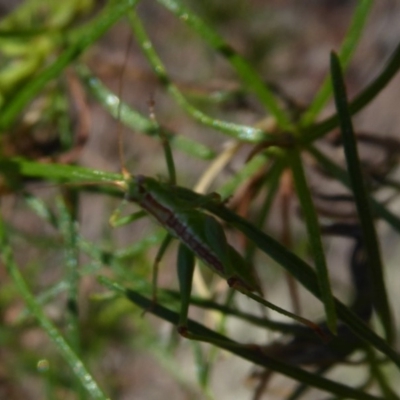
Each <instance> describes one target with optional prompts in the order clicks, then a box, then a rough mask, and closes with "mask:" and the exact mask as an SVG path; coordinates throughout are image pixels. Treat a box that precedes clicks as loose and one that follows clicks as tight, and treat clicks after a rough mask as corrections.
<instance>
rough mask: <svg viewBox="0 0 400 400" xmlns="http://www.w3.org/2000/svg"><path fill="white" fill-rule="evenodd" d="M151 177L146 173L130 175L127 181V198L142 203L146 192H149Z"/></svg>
mask: <svg viewBox="0 0 400 400" xmlns="http://www.w3.org/2000/svg"><path fill="white" fill-rule="evenodd" d="M149 180H151V178H147V177H146V176H144V175H136V176H132V175H131V176H130V177H129V179H128V180H127V181H126V194H125V198H126V199H127V200H129V201H135V202H137V203H141V202H142V200H143V199H144V197H145V196H146V194H147V193H148V192H149V188H148V187H147V184H148V182H149Z"/></svg>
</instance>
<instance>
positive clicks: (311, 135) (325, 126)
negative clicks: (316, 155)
mask: <svg viewBox="0 0 400 400" xmlns="http://www.w3.org/2000/svg"><path fill="white" fill-rule="evenodd" d="M399 69H400V43H399V44H398V45H397V47H396V49H395V51H394V52H393V54H392V56H391V57H390V59H389V61H388V62H387V63H386V66H385V67H384V68H383V70H382V72H381V73H380V74H379V75H378V76H377V77H376V78H375V79H374V80H373V81H372V82H371V83H370V84H369V85H368V86H367V87H366V88H365V89H364V90H363V91H362V92H361V93H360V94H359V95H358V96H356V98H355V99H354V100H352V101H351V102H350V103H349V111H350V113H351V115H354V114H356V113H357V112H358V111H360V110H362V109H363V108H364V107H365V106H366V105H367V104H368V103H370V102H371V101H372V100H373V99H375V97H376V96H377V95H378V94H379V93H380V92H381V91H382V90H383V89H384V88H385V87H386V85H387V84H388V83H389V82H390V81H391V80H392V79H393V78H394V76H395V75H396V74H397V72H398V71H399ZM338 125H339V119H338V115H337V114H335V115H332V116H331V117H328V118H327V119H325V120H323V121H321V122H320V123H318V124H315V125H311V126H310V127H307V128H305V129H304V131H303V135H302V138H301V142H302V143H303V144H308V143H312V142H313V141H314V140H316V139H318V138H320V137H322V136H323V135H325V134H326V133H327V132H329V131H331V130H332V129H334V128H336V127H337V126H338Z"/></svg>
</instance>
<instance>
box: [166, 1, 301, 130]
mask: <svg viewBox="0 0 400 400" xmlns="http://www.w3.org/2000/svg"><path fill="white" fill-rule="evenodd" d="M158 2H159V3H161V4H162V5H163V6H164V7H166V8H167V9H168V10H169V11H171V12H172V13H173V14H175V15H176V16H177V17H178V18H179V19H180V20H181V21H183V22H184V23H186V24H187V25H188V26H189V27H190V28H192V29H193V30H194V31H196V32H197V33H198V34H199V36H200V37H201V38H202V39H203V40H204V41H205V42H207V43H208V44H209V45H210V46H211V47H212V48H213V49H214V50H216V51H217V52H218V53H219V54H221V56H222V57H224V58H226V59H227V61H228V62H229V63H230V64H231V65H232V67H233V68H234V69H235V71H236V73H237V74H238V76H239V77H240V78H241V79H242V81H243V82H244V83H245V85H246V86H247V87H248V88H249V90H251V91H252V92H253V93H254V94H255V95H256V96H257V97H258V98H259V100H260V101H261V103H262V104H263V105H264V106H265V108H266V109H267V110H268V111H269V112H270V113H271V114H272V115H273V116H274V117H275V119H276V122H277V124H278V126H279V127H280V128H281V129H282V130H286V131H288V130H292V128H293V127H292V123H291V122H290V118H289V116H288V115H287V113H286V112H285V111H284V110H282V108H281V106H280V105H279V102H278V101H277V99H276V97H275V95H274V94H273V91H272V90H270V89H269V88H268V86H267V84H266V83H265V82H264V81H263V80H262V79H261V78H260V77H259V75H258V74H257V72H256V71H255V70H254V69H253V68H252V67H251V65H250V64H249V63H248V62H247V61H246V60H245V59H244V58H243V57H241V56H240V55H239V54H238V53H237V52H236V51H235V50H234V49H233V48H232V47H231V46H229V45H228V44H227V43H226V42H225V41H224V40H223V39H222V38H221V37H220V36H219V35H218V34H217V33H216V31H215V30H214V29H213V28H211V27H210V26H208V25H207V24H206V23H205V22H204V21H202V20H201V19H200V18H199V17H198V16H197V15H195V14H194V13H193V12H192V11H191V10H189V9H188V8H186V7H185V6H184V5H183V4H182V2H181V1H178V0H158Z"/></svg>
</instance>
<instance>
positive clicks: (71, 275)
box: [56, 198, 85, 400]
mask: <svg viewBox="0 0 400 400" xmlns="http://www.w3.org/2000/svg"><path fill="white" fill-rule="evenodd" d="M56 207H57V210H58V214H59V224H58V225H59V228H60V231H61V233H62V237H63V241H64V260H65V267H66V282H67V283H68V292H67V293H68V295H67V296H68V298H67V310H66V311H67V312H66V328H67V329H66V337H67V341H68V343H69V345H70V346H71V348H72V350H73V351H74V352H75V354H76V355H77V356H78V357H79V356H81V354H82V347H81V335H80V327H79V310H78V288H79V281H80V276H79V270H78V266H79V261H78V260H79V250H78V245H77V240H78V239H77V238H78V231H77V226H76V224H75V223H74V221H73V220H72V215H71V214H70V210H68V209H67V205H66V204H65V203H64V201H63V200H62V199H61V198H57V199H56ZM75 392H76V393H78V396H79V397H78V398H79V399H82V400H83V399H84V398H85V395H84V392H83V388H82V387H81V386H80V385H76V388H75Z"/></svg>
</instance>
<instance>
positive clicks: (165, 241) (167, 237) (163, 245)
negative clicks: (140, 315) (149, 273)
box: [152, 233, 173, 303]
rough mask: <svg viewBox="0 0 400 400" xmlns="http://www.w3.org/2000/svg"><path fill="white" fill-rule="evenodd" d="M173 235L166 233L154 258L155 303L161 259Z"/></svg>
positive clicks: (153, 287) (153, 296) (154, 300)
mask: <svg viewBox="0 0 400 400" xmlns="http://www.w3.org/2000/svg"><path fill="white" fill-rule="evenodd" d="M172 239H173V237H172V236H171V235H170V234H169V233H167V235H165V238H164V239H163V241H162V243H161V246H160V248H159V249H158V251H157V255H156V258H155V259H154V264H153V277H152V292H153V294H152V300H153V303H156V302H157V284H158V270H159V266H160V261H161V259H162V258H163V256H164V254H165V252H166V250H167V248H168V246H169V244H170V243H171V241H172Z"/></svg>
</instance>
